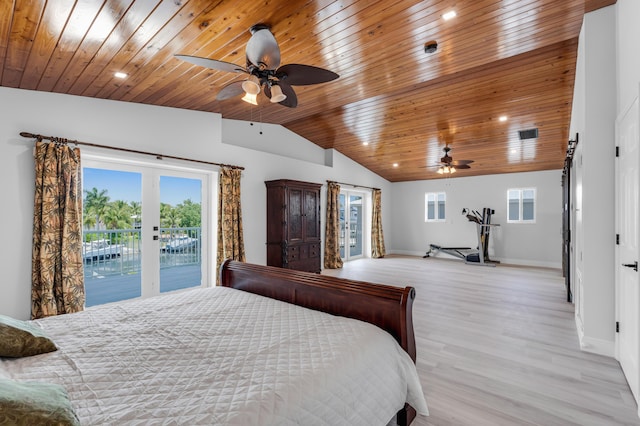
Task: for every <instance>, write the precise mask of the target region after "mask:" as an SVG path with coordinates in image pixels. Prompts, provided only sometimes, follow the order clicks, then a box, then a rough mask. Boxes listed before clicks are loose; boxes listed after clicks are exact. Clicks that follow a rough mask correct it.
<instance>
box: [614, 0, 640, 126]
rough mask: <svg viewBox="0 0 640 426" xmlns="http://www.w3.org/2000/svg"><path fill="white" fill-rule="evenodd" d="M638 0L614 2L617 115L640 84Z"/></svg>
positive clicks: (639, 10)
mask: <svg viewBox="0 0 640 426" xmlns="http://www.w3.org/2000/svg"><path fill="white" fill-rule="evenodd" d="M638 20H640V1H638V0H618V2H617V3H616V52H617V56H616V61H617V69H616V72H617V83H618V84H617V89H618V90H617V93H618V115H619V114H621V113H622V112H623V111H625V110H626V109H627V108H628V107H629V106H630V105H631V103H632V102H633V100H634V99H635V97H636V96H637V94H638V84H640V54H638V40H640V25H638Z"/></svg>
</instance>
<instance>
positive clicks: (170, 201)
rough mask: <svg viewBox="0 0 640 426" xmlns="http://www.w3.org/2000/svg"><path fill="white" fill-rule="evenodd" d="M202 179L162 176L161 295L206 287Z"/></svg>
mask: <svg viewBox="0 0 640 426" xmlns="http://www.w3.org/2000/svg"><path fill="white" fill-rule="evenodd" d="M201 231H202V180H201V179H191V178H186V177H180V176H164V175H162V176H160V235H159V238H160V253H159V256H160V258H159V260H160V292H161V293H164V292H167V291H173V290H179V289H183V288H189V287H199V286H200V285H201V284H202V232H201Z"/></svg>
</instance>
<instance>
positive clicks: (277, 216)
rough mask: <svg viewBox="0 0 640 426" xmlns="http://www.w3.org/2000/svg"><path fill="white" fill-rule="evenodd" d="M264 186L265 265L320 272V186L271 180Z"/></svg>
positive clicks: (285, 180) (284, 180) (292, 181)
mask: <svg viewBox="0 0 640 426" xmlns="http://www.w3.org/2000/svg"><path fill="white" fill-rule="evenodd" d="M265 184H266V186H267V265H269V266H278V267H281V268H288V269H295V270H298V271H307V272H318V273H319V272H320V188H321V187H322V185H321V184H318V183H309V182H300V181H296V180H287V179H280V180H272V181H267V182H265Z"/></svg>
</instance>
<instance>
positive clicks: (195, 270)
mask: <svg viewBox="0 0 640 426" xmlns="http://www.w3.org/2000/svg"><path fill="white" fill-rule="evenodd" d="M212 180H213V174H212V173H206V172H199V171H194V170H190V169H185V168H177V167H176V168H158V167H154V166H150V165H141V164H127V163H120V162H115V161H114V162H110V161H102V160H97V159H89V160H83V195H84V203H83V213H84V219H83V221H84V230H83V237H84V240H83V241H84V243H83V257H84V262H85V264H84V269H85V290H86V298H87V301H86V305H87V306H92V305H98V304H104V303H110V302H116V301H121V300H127V299H132V298H137V297H149V296H154V295H157V294H160V293H165V292H170V291H175V290H180V289H185V288H190V287H197V286H202V285H205V284H206V283H208V282H209V277H210V274H211V271H210V269H209V268H210V266H209V265H211V264H212V263H211V261H210V260H211V253H212V251H211V250H209V249H208V248H209V246H210V245H211V244H210V242H211V241H212V238H211V235H210V229H211V228H212V227H211V224H210V218H211V217H212V215H211V212H210V209H209V207H208V206H211V205H212V203H211V200H210V199H209V198H210V197H209V193H210V189H209V188H210V187H211V185H212Z"/></svg>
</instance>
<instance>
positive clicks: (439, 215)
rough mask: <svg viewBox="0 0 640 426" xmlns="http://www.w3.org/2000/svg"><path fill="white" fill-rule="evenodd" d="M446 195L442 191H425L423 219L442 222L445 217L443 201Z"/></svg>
mask: <svg viewBox="0 0 640 426" xmlns="http://www.w3.org/2000/svg"><path fill="white" fill-rule="evenodd" d="M446 199H447V197H446V195H445V193H444V192H427V193H426V194H425V197H424V221H425V222H443V221H444V219H445V216H444V211H445V201H446Z"/></svg>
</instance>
